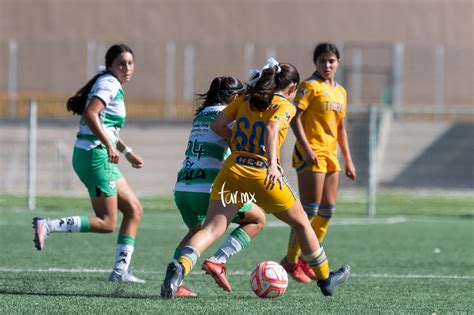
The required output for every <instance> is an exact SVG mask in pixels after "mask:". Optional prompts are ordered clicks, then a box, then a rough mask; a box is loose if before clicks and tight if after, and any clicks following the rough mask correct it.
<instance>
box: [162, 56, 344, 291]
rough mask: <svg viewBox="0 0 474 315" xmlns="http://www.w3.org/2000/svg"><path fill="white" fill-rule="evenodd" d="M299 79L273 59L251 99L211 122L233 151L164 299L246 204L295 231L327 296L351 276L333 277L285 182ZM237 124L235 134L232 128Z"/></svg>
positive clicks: (169, 273)
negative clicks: (284, 149)
mask: <svg viewBox="0 0 474 315" xmlns="http://www.w3.org/2000/svg"><path fill="white" fill-rule="evenodd" d="M298 83H299V74H298V71H297V70H296V68H295V67H293V66H292V65H290V64H288V63H282V64H279V63H278V62H276V60H274V59H273V58H271V59H269V63H268V64H267V65H266V66H264V67H263V68H262V69H260V70H259V71H257V73H256V74H255V75H254V76H253V77H252V79H251V80H249V81H248V82H247V86H248V91H247V94H245V95H243V96H241V97H239V98H237V99H236V100H235V101H234V102H232V103H231V104H230V105H228V106H227V107H226V108H225V109H224V110H223V111H222V112H221V113H220V114H219V115H218V116H217V117H216V118H215V119H214V120H213V122H212V124H211V128H212V129H213V130H214V131H215V132H216V133H217V134H219V135H220V136H222V137H224V138H226V139H229V141H230V146H231V148H232V153H231V155H230V156H229V157H228V158H227V160H226V161H225V162H224V165H223V166H222V168H221V170H220V171H219V174H218V175H217V177H216V179H215V180H214V183H213V186H212V190H211V197H210V202H209V209H208V211H207V214H206V220H205V221H204V224H203V227H202V229H201V230H200V231H198V232H197V233H196V234H194V235H193V236H192V237H191V238H190V239H189V240H188V242H187V243H186V245H185V246H184V247H183V248H182V250H181V255H180V257H179V258H178V260H177V261H176V260H174V261H172V262H171V263H169V264H168V267H167V270H166V276H165V279H164V281H163V284H162V286H161V296H162V297H164V298H173V297H174V296H175V295H176V290H177V288H178V287H179V286H180V285H181V283H182V282H183V278H184V277H185V276H186V275H187V274H189V272H190V271H191V269H192V268H193V267H194V265H195V264H196V262H197V260H198V258H199V256H200V255H201V253H202V252H203V251H204V250H206V248H208V247H209V246H210V245H212V243H213V242H215V241H216V240H217V239H218V238H219V237H220V236H221V235H222V234H223V233H224V232H225V230H226V228H227V226H228V225H229V223H230V222H231V221H232V219H233V218H234V217H235V215H236V214H237V212H238V211H239V209H240V208H241V207H242V204H243V203H244V202H247V201H251V202H252V203H255V204H257V205H258V206H259V207H261V208H263V209H264V210H265V212H267V213H271V214H273V215H275V216H276V217H277V218H278V219H280V220H282V221H283V222H285V223H287V224H288V225H290V226H291V228H293V229H294V231H295V234H296V237H297V239H298V242H299V243H300V246H301V250H302V252H303V254H304V259H305V260H307V261H308V262H309V264H310V265H311V267H312V268H313V270H314V272H315V273H316V275H317V277H318V283H319V287H320V289H321V291H322V293H323V294H324V295H333V294H334V291H335V290H336V288H337V287H338V286H339V285H340V284H341V283H343V282H344V281H346V280H347V279H348V277H349V275H350V267H349V266H348V265H344V266H342V267H341V268H340V269H339V270H337V271H334V272H330V271H329V263H328V260H327V258H326V254H325V253H324V249H323V248H322V247H321V246H320V244H319V241H318V239H317V237H316V234H315V233H314V231H313V229H312V228H311V225H310V222H309V220H308V218H307V216H306V214H305V213H304V210H303V207H302V205H301V203H300V201H299V199H298V198H297V196H296V195H295V193H294V192H293V190H292V189H291V187H290V186H289V185H288V183H287V182H286V180H285V178H284V176H283V170H282V168H281V166H280V147H281V144H282V143H283V141H284V139H285V137H286V135H287V132H288V127H289V123H290V120H291V118H292V117H293V116H294V115H295V112H296V110H295V108H294V106H293V105H292V104H291V101H292V100H293V99H294V97H295V95H296V91H297V86H298ZM232 121H235V124H234V127H233V129H232V130H231V129H229V128H228V124H229V123H230V122H232Z"/></svg>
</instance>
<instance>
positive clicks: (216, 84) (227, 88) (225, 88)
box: [194, 77, 245, 116]
mask: <svg viewBox="0 0 474 315" xmlns="http://www.w3.org/2000/svg"><path fill="white" fill-rule="evenodd" d="M244 90H245V89H244V86H243V84H242V82H240V81H239V79H237V78H235V77H217V78H215V79H214V80H212V82H211V86H210V87H209V90H208V91H207V92H206V93H203V94H197V100H198V101H203V103H202V104H201V106H199V108H198V109H197V110H196V112H195V113H194V116H196V115H198V114H199V113H200V112H202V110H203V109H204V108H206V107H208V106H212V105H215V104H228V103H229V102H230V101H231V97H232V96H234V95H235V94H242V93H243V92H244Z"/></svg>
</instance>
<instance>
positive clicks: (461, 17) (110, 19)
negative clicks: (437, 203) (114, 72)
mask: <svg viewBox="0 0 474 315" xmlns="http://www.w3.org/2000/svg"><path fill="white" fill-rule="evenodd" d="M473 30H474V1H472V0H410V1H408V0H292V1H282V0H252V1H251V0H219V1H218V0H160V1H152V0H0V70H1V71H0V195H2V194H3V195H5V194H19V195H23V194H24V195H26V194H28V193H30V194H48V195H81V196H82V195H83V196H86V190H85V189H84V188H83V186H82V184H81V183H80V181H79V180H78V179H77V176H76V175H75V174H74V172H73V170H72V167H71V162H70V161H71V156H72V147H73V143H74V140H75V134H76V132H77V127H78V117H74V116H72V115H71V114H70V113H68V112H67V111H66V109H65V102H66V100H67V98H68V97H70V96H71V95H73V94H74V93H75V92H76V91H77V90H78V89H79V88H80V87H81V86H82V85H84V84H85V83H86V81H87V80H88V79H90V78H91V77H92V76H93V75H94V74H95V73H96V71H97V68H98V67H99V66H100V65H103V64H104V55H105V51H106V50H107V48H108V47H109V46H110V45H112V44H114V43H117V42H124V43H126V44H127V45H129V46H130V47H131V48H132V49H133V51H134V54H135V59H136V71H135V76H134V78H133V79H132V81H131V82H130V83H128V84H127V85H125V94H126V104H127V124H126V125H125V128H124V129H123V131H122V136H123V138H124V140H125V141H126V142H127V143H128V144H129V145H130V146H131V147H133V149H134V150H135V151H136V152H138V153H139V154H141V155H142V156H143V157H144V159H145V163H146V166H145V168H144V169H142V170H134V169H132V168H131V167H129V166H128V165H126V164H125V163H123V161H122V163H121V170H122V171H123V173H124V175H125V176H126V177H127V179H128V181H129V182H130V183H131V185H132V187H133V188H134V190H135V191H136V192H137V194H138V195H141V196H144V195H165V196H170V195H171V193H172V188H173V185H174V182H175V178H176V173H177V171H178V169H179V168H180V165H181V162H182V159H183V156H184V150H185V148H186V143H187V136H188V132H189V130H190V127H191V124H190V122H191V119H192V115H193V112H194V110H195V108H196V106H197V104H196V102H195V101H194V97H195V93H203V92H206V91H207V88H208V87H209V84H210V82H211V80H212V79H213V78H214V77H216V76H220V75H234V76H237V77H239V78H240V79H241V80H242V81H244V80H246V79H247V78H248V75H249V71H250V70H251V69H253V68H256V67H259V66H261V65H263V64H264V63H265V62H266V59H267V58H268V57H275V58H276V59H277V60H279V61H285V62H290V63H292V64H294V65H295V66H296V67H297V68H298V69H299V71H300V74H301V76H302V78H306V77H308V76H310V75H311V73H312V72H313V71H314V65H313V63H312V53H313V49H314V47H315V46H316V44H317V43H318V42H321V41H331V42H334V43H336V44H337V45H338V47H339V49H340V51H341V55H342V58H341V65H340V67H339V71H338V75H337V79H338V81H339V82H340V83H342V85H343V86H344V87H345V88H346V89H347V91H348V116H347V123H348V128H349V129H348V132H349V143H350V147H351V151H352V155H353V159H354V161H355V164H356V167H357V171H358V175H359V177H358V179H357V181H356V182H354V183H353V182H349V181H348V180H346V179H343V180H342V181H341V192H340V195H341V196H342V197H344V196H345V195H355V196H359V197H357V198H362V199H364V200H366V201H367V202H368V203H370V202H371V200H372V202H374V201H375V198H376V196H377V193H379V192H383V191H400V190H401V191H409V192H413V191H416V192H420V193H425V192H428V193H430V194H435V195H436V194H458V193H460V194H468V195H469V194H472V193H473V192H474V92H473V91H474V34H473ZM293 145H294V136H293V135H292V133H290V134H289V137H288V139H287V141H286V143H285V146H284V148H283V150H282V162H283V164H284V168H285V170H286V175H287V177H288V178H289V179H290V182H292V183H293V184H294V185H295V187H296V180H295V179H296V176H295V172H294V170H293V169H292V168H291V153H292V147H293ZM341 178H342V176H341ZM473 208H474V205H473Z"/></svg>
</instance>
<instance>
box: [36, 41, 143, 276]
mask: <svg viewBox="0 0 474 315" xmlns="http://www.w3.org/2000/svg"><path fill="white" fill-rule="evenodd" d="M105 65H106V67H105V71H101V72H100V73H99V74H97V75H96V76H95V77H93V78H92V79H91V80H90V81H89V82H88V83H87V84H86V85H85V86H84V87H82V88H81V89H80V90H79V91H78V92H77V93H76V95H74V96H73V97H71V98H70V99H69V100H68V103H67V109H68V110H69V111H72V112H73V113H74V114H78V115H81V120H80V125H79V132H78V133H77V139H76V143H75V145H74V153H73V157H72V165H73V168H74V171H75V172H76V174H77V175H78V176H79V178H80V179H81V181H82V183H83V184H84V185H85V186H86V187H87V190H88V192H89V196H90V199H91V203H92V208H93V209H94V212H95V216H72V217H65V218H61V219H47V218H34V219H33V229H34V231H35V238H34V240H33V242H34V244H35V247H36V249H38V250H42V249H43V248H44V244H45V240H46V238H47V237H48V236H49V235H50V234H51V233H56V232H73V233H75V232H93V233H112V232H113V231H114V229H115V226H116V225H117V219H118V210H120V211H121V212H122V213H123V219H122V224H121V225H120V231H119V235H118V241H117V246H116V249H115V266H114V269H113V271H112V273H111V274H110V276H109V281H112V282H135V283H143V282H145V281H144V280H142V279H139V278H137V277H136V276H134V275H133V274H132V273H131V271H130V262H131V259H132V255H133V252H134V250H135V238H136V234H137V230H138V225H139V224H140V221H141V219H142V216H143V209H142V206H141V204H140V201H139V200H138V198H137V197H136V196H135V193H134V192H133V190H132V188H130V186H129V185H128V183H127V181H126V180H125V178H124V177H123V175H122V173H121V172H120V170H119V169H118V167H117V164H118V162H119V152H122V153H123V155H124V156H125V158H126V159H127V161H128V162H129V163H130V164H131V165H132V167H134V168H142V167H143V165H144V162H143V159H142V158H141V157H140V156H139V155H138V154H137V153H135V152H134V151H132V149H131V148H130V147H128V146H127V145H126V144H125V142H124V141H123V140H122V139H120V136H119V133H120V129H121V128H122V127H123V125H124V123H125V116H126V112H125V103H124V92H123V89H122V85H123V84H124V83H127V82H129V81H130V80H131V78H132V76H133V73H134V70H135V61H134V55H133V52H132V50H131V49H130V48H129V47H128V46H126V45H124V44H117V45H113V46H111V47H110V48H109V49H108V50H107V53H106V55H105Z"/></svg>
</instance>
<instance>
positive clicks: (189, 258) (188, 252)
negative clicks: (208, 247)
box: [178, 246, 200, 276]
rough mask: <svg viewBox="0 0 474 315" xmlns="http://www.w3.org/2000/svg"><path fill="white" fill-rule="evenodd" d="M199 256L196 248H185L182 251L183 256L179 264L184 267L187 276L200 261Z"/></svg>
mask: <svg viewBox="0 0 474 315" xmlns="http://www.w3.org/2000/svg"><path fill="white" fill-rule="evenodd" d="M199 256H200V254H199V252H198V251H197V249H195V248H194V247H191V246H184V247H183V249H182V250H181V256H179V258H178V262H179V263H180V264H181V265H182V266H183V268H184V275H185V276H186V275H187V274H188V273H189V272H190V271H191V270H192V269H193V267H194V265H195V264H196V262H197V260H198V259H199Z"/></svg>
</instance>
